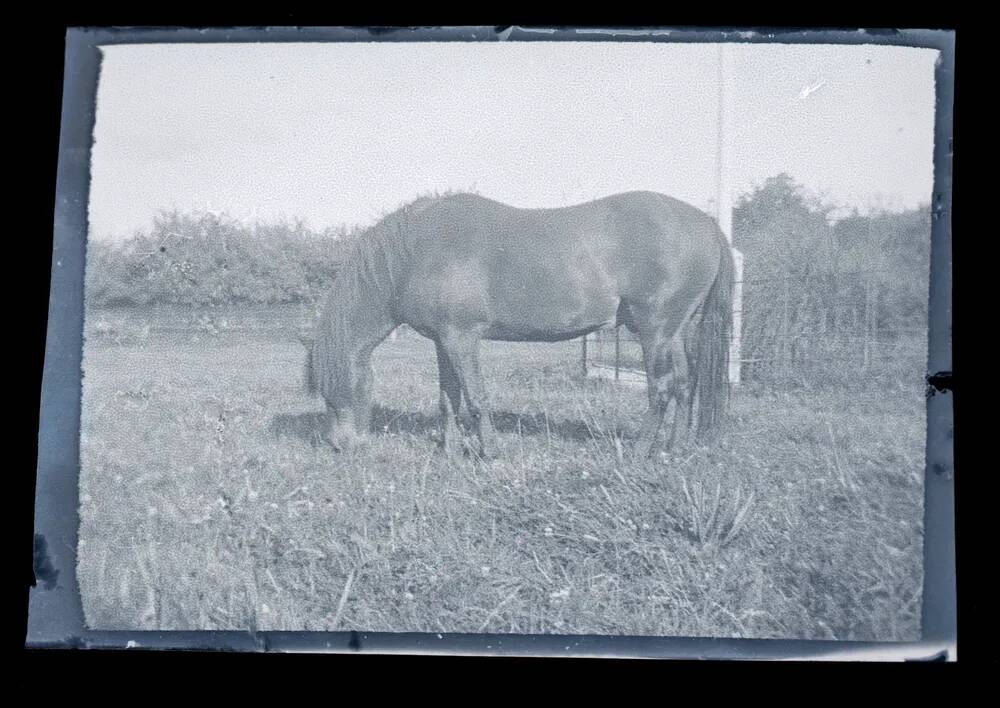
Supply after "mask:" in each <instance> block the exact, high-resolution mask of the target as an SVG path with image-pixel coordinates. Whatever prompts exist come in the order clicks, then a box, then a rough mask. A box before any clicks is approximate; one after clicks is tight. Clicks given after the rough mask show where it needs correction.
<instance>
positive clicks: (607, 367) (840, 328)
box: [580, 269, 927, 388]
mask: <svg viewBox="0 0 1000 708" xmlns="http://www.w3.org/2000/svg"><path fill="white" fill-rule="evenodd" d="M849 275H850V277H845V278H843V279H842V282H840V283H834V285H833V286H832V287H831V286H830V284H829V283H828V282H824V281H823V280H822V279H816V278H810V277H804V276H776V277H761V278H744V279H743V280H742V281H741V282H740V284H741V285H742V286H743V287H742V293H743V295H742V304H741V305H740V304H737V305H734V310H733V314H734V316H735V315H741V317H739V318H737V319H738V320H741V321H742V326H741V327H740V331H739V332H738V333H737V332H733V334H732V337H733V339H734V341H737V342H738V351H739V361H740V380H741V382H742V383H745V384H748V385H766V386H770V387H779V388H781V387H817V386H828V385H832V386H845V385H852V384H853V385H860V386H865V385H873V384H876V385H883V384H890V385H897V384H898V385H905V384H907V383H909V382H913V381H922V379H923V376H924V374H925V369H926V357H927V327H926V324H925V322H926V306H924V308H923V309H921V308H920V307H913V306H912V303H911V302H910V301H908V300H906V299H905V298H901V297H898V296H897V295H898V293H896V292H894V287H893V283H892V281H891V278H889V277H887V276H888V274H887V273H886V272H885V271H881V270H876V269H870V270H865V271H857V270H856V271H852V273H850V274H849ZM911 300H912V298H911ZM924 302H925V303H926V300H925V301H924ZM696 322H697V315H696V317H695V319H694V320H693V321H692V324H691V325H690V326H689V329H688V333H687V335H686V336H687V337H688V341H689V344H690V343H691V341H692V339H691V338H692V333H693V330H694V327H695V325H696ZM580 352H581V365H582V367H583V370H584V372H585V373H594V371H595V370H597V371H599V372H601V373H602V374H605V375H608V372H610V374H609V377H613V378H616V379H618V378H621V376H622V372H628V374H629V375H630V376H634V375H635V374H637V373H638V374H642V373H644V372H645V365H644V361H643V353H642V346H641V343H640V341H639V337H638V335H637V334H634V333H632V332H630V331H629V330H627V329H626V328H625V327H615V328H609V329H606V330H600V331H598V332H595V333H593V334H591V335H588V336H587V337H585V338H583V340H582V341H581V348H580Z"/></svg>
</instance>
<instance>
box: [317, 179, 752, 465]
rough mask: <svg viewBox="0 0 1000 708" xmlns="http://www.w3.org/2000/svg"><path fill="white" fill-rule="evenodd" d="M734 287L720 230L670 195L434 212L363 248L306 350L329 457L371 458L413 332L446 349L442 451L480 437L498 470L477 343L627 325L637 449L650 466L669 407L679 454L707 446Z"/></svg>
mask: <svg viewBox="0 0 1000 708" xmlns="http://www.w3.org/2000/svg"><path fill="white" fill-rule="evenodd" d="M732 287H733V260H732V254H731V251H730V247H729V244H728V242H727V241H726V239H725V237H724V236H723V234H722V232H721V230H720V229H719V226H718V223H717V222H716V221H715V219H713V218H711V217H710V216H708V215H707V214H705V213H704V212H702V211H700V210H699V209H696V208H695V207H693V206H691V205H689V204H686V203H684V202H682V201H679V200H677V199H673V198H671V197H668V196H666V195H663V194H658V193H654V192H642V191H635V192H626V193H621V194H616V195H613V196H608V197H604V198H601V199H596V200H593V201H590V202H586V203H582V204H577V205H574V206H568V207H560V208H538V209H525V208H518V207H513V206H509V205H506V204H503V203H501V202H498V201H494V200H492V199H488V198H486V197H482V196H479V195H475V194H468V193H458V194H451V195H447V196H443V197H423V198H421V199H418V200H416V201H414V202H411V203H409V204H407V205H406V206H403V207H401V208H399V209H397V210H396V211H394V212H392V213H390V214H388V215H387V216H385V217H384V218H382V219H381V220H380V221H379V222H378V223H376V224H375V225H374V226H372V227H371V228H370V229H368V230H367V231H366V232H364V233H363V234H362V235H361V236H359V237H358V238H357V239H355V241H354V243H353V244H352V245H351V247H350V250H349V254H348V255H347V257H346V258H345V260H344V261H343V263H342V264H341V266H340V268H338V270H337V272H336V274H335V275H334V277H333V283H332V287H331V289H330V292H329V295H328V296H327V300H326V303H325V305H324V307H323V309H322V311H321V314H320V316H319V319H318V323H317V326H316V329H315V332H314V336H313V338H312V341H311V343H310V342H307V343H306V346H307V355H306V363H305V379H306V386H307V390H308V391H309V392H310V393H311V394H313V395H316V394H319V395H321V396H322V398H323V399H324V400H325V403H326V409H327V415H326V423H325V430H324V431H323V437H325V439H326V441H327V442H329V443H330V444H331V445H332V446H333V447H334V448H335V449H337V450H343V449H346V448H350V447H353V446H355V445H357V444H362V443H364V442H365V438H366V434H367V432H368V429H369V425H370V420H371V397H372V367H371V356H372V352H373V351H374V349H375V347H377V346H378V345H379V343H381V342H382V341H383V340H384V339H385V338H386V337H388V336H389V334H390V333H391V332H393V331H394V330H395V329H396V328H397V327H398V326H400V325H402V324H406V325H409V326H410V327H411V328H412V329H413V330H415V331H416V332H418V333H419V334H421V335H423V336H424V337H427V338H429V339H431V340H432V341H433V342H434V345H435V349H436V354H437V366H438V375H439V386H440V401H439V411H440V426H441V428H440V430H441V436H440V444H441V445H443V446H444V447H446V448H447V449H449V450H451V449H453V446H452V444H451V443H452V441H454V440H455V439H458V438H459V437H460V436H461V431H460V428H461V427H468V428H469V429H470V431H471V432H473V433H474V434H475V442H478V449H475V450H473V451H474V452H475V453H476V454H477V455H479V456H480V457H482V458H489V457H492V456H494V442H495V432H494V429H493V426H492V424H491V421H490V417H489V408H488V397H487V392H486V387H485V385H484V382H483V375H482V371H481V370H480V365H479V356H478V350H479V342H480V341H481V340H484V339H485V340H492V341H510V342H558V341H565V340H570V339H575V338H578V337H581V336H583V335H586V334H588V333H590V332H594V331H596V330H598V329H601V328H604V327H607V326H618V325H624V326H625V327H626V328H627V329H628V330H629V331H630V332H633V333H635V334H638V337H639V340H640V342H641V345H642V353H643V360H644V364H645V368H646V373H647V391H648V399H649V406H648V408H647V410H646V412H645V414H644V416H643V422H642V426H641V430H640V432H639V439H638V444H639V446H640V447H642V448H644V449H645V450H646V452H647V453H649V454H652V453H653V452H655V451H656V450H657V449H658V447H659V437H660V435H659V434H660V432H661V429H662V427H663V422H664V419H665V416H666V414H667V409H668V407H669V405H670V403H671V401H673V402H674V404H675V406H674V410H675V413H674V424H673V430H672V432H671V435H670V439H669V442H668V443H667V445H668V446H670V445H673V443H674V440H675V438H676V436H677V433H678V431H679V430H682V431H685V433H687V432H690V431H691V430H694V431H695V434H696V435H697V436H698V437H699V438H704V437H705V436H707V435H708V434H710V433H711V432H712V431H713V430H714V429H716V428H718V427H719V425H720V421H721V420H722V418H723V416H724V413H725V408H726V405H727V400H728V382H727V379H726V376H727V354H728V349H729V341H730V330H731V326H732V309H731V308H732ZM696 313H697V315H696ZM689 330H693V332H689ZM686 340H688V341H686ZM696 400H697V426H696V429H695V425H694V413H695V401H696ZM463 402H464V404H465V409H464V410H463V409H462V404H463ZM462 421H467V422H468V426H465V425H461V423H462Z"/></svg>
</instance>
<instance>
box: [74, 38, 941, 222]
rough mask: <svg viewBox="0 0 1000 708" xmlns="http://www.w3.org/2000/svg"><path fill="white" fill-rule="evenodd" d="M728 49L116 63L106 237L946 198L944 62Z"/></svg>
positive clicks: (866, 49)
mask: <svg viewBox="0 0 1000 708" xmlns="http://www.w3.org/2000/svg"><path fill="white" fill-rule="evenodd" d="M725 52H726V54H725V58H724V60H722V61H721V62H720V56H721V53H720V46H719V45H715V44H680V43H677V44H670V43H662V42H661V43H646V42H589V43H585V42H523V43H519V42H497V43H464V42H461V43H460V42H447V43H413V44H405V43H389V42H372V43H311V44H307V43H301V44H275V43H262V44H199V45H193V44H158V45H117V46H107V47H103V48H102V56H103V59H102V64H101V75H100V83H99V87H98V102H97V118H96V125H95V129H94V146H93V152H92V160H91V195H90V227H91V228H90V235H91V237H92V238H98V239H123V238H126V237H128V236H130V235H132V234H133V233H134V232H135V231H137V230H148V229H149V228H150V226H151V225H152V221H153V218H154V216H155V215H156V213H157V212H158V211H159V210H161V209H173V208H177V209H181V210H212V211H217V212H225V213H228V214H229V215H231V216H234V217H237V218H242V219H250V220H253V219H261V220H273V219H279V218H301V219H304V220H305V221H306V223H307V224H308V225H309V226H310V227H312V228H315V229H323V228H325V227H328V226H339V225H348V226H350V225H364V224H368V223H371V222H372V221H374V220H375V219H377V218H378V217H379V216H380V215H381V214H384V213H386V212H387V211H389V210H392V209H394V208H396V207H398V206H400V205H401V204H403V203H405V202H407V201H410V200H411V199H413V198H415V197H417V196H419V195H420V194H426V193H428V192H433V191H445V190H449V189H451V190H473V191H476V192H478V193H480V194H482V195H483V196H486V197H490V198H493V199H497V200H499V201H502V202H506V203H508V204H512V205H514V206H519V207H557V206H566V205H570V204H576V203H580V202H583V201H587V200H590V199H595V198H598V197H601V196H606V195H609V194H614V193H616V192H623V191H629V190H634V189H643V190H653V191H658V192H662V193H664V194H669V195H671V196H674V197H676V198H678V199H682V200H684V201H687V202H689V203H691V204H694V205H695V206H698V207H700V208H703V209H706V210H707V211H709V212H710V213H713V211H712V210H714V208H715V204H716V197H717V194H718V190H719V189H720V184H721V185H723V186H722V189H723V190H724V191H725V192H726V193H727V194H729V195H732V198H735V197H737V196H738V195H740V194H742V193H746V192H747V191H749V190H750V189H752V188H753V187H754V186H755V185H759V184H761V183H762V182H763V181H764V180H765V179H766V178H768V177H770V176H773V175H776V174H778V173H781V172H787V173H788V174H790V175H792V177H793V178H795V180H796V181H797V182H799V183H801V184H803V185H804V186H805V187H806V188H807V189H808V190H809V191H810V192H812V193H814V194H817V195H820V196H822V197H823V198H825V199H826V200H827V201H830V202H832V203H836V204H840V205H843V206H847V207H858V208H860V209H862V210H865V209H868V208H871V207H873V206H876V205H882V206H888V207H890V208H895V209H899V208H907V207H913V206H916V205H918V204H921V203H926V202H928V201H929V200H930V197H931V190H932V185H933V162H932V154H933V131H934V62H935V60H936V59H937V51H936V50H931V49H915V48H903V47H886V46H876V45H860V46H837V45H782V44H754V45H748V44H742V45H728V46H727V47H726V49H725ZM720 67H722V68H721V70H720ZM720 77H721V78H722V80H721V81H720ZM720 88H721V90H720ZM720 96H721V101H722V105H723V106H724V107H725V110H723V111H722V112H721V113H722V115H723V117H722V119H721V121H720V109H719V108H720ZM720 153H721V155H722V161H721V163H720ZM720 164H721V165H722V167H721V168H720ZM720 169H721V172H722V173H724V175H725V179H722V180H720ZM723 201H725V200H723Z"/></svg>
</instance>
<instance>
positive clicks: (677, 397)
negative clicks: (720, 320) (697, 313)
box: [667, 326, 691, 449]
mask: <svg viewBox="0 0 1000 708" xmlns="http://www.w3.org/2000/svg"><path fill="white" fill-rule="evenodd" d="M686 329H687V328H686V327H685V326H682V327H681V328H680V329H679V330H678V331H677V333H676V334H675V335H674V336H673V339H672V340H671V343H670V352H671V356H670V359H671V363H672V364H673V367H674V370H673V376H672V379H671V381H670V391H669V392H668V395H669V397H670V398H673V400H674V402H675V405H674V422H673V425H672V426H671V428H670V438H669V440H668V441H667V448H668V449H669V448H672V447H673V446H674V445H675V444H676V443H677V433H678V432H680V433H681V435H685V434H686V433H687V428H688V423H689V422H690V420H689V417H690V414H691V409H690V402H689V396H690V388H691V383H690V377H689V368H690V367H689V362H688V353H687V347H686V346H685V330H686Z"/></svg>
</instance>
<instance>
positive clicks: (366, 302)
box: [306, 194, 450, 398]
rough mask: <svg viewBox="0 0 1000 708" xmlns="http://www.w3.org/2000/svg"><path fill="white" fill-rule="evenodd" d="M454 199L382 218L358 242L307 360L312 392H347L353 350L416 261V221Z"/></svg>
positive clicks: (423, 201)
mask: <svg viewBox="0 0 1000 708" xmlns="http://www.w3.org/2000/svg"><path fill="white" fill-rule="evenodd" d="M447 196H450V195H447V194H446V195H434V196H423V197H418V198H417V199H415V200H413V201H411V202H409V203H407V204H404V205H403V206H401V207H399V208H397V209H396V210H395V211H393V212H391V213H389V214H387V215H386V216H383V217H382V218H381V219H379V221H378V222H377V223H375V225H374V226H371V227H370V228H368V229H367V230H365V231H363V232H362V233H361V234H359V235H358V236H356V237H355V238H354V239H353V241H352V243H351V245H350V246H349V247H348V251H347V254H346V257H345V258H344V260H343V261H342V262H341V264H340V265H339V266H338V268H337V272H336V275H335V276H334V283H333V288H332V289H331V292H330V295H329V296H328V297H327V301H326V304H325V306H324V308H323V312H322V314H321V316H320V320H319V323H318V326H317V328H316V333H315V338H314V340H313V347H312V351H311V352H310V353H309V357H308V359H307V371H306V382H307V386H308V388H309V391H310V392H313V393H316V392H319V393H322V394H323V395H324V396H325V397H327V398H331V397H333V396H335V395H337V392H338V391H340V392H341V393H342V392H343V384H345V383H346V381H344V379H343V374H344V372H346V371H347V370H348V369H349V366H350V362H348V361H347V360H346V358H345V357H347V356H350V354H351V352H352V350H351V347H349V346H346V344H347V343H348V342H349V341H350V340H352V339H353V338H355V337H359V336H364V334H365V332H364V331H363V328H364V327H365V324H366V323H367V322H371V321H373V320H374V319H375V318H376V316H377V315H378V311H379V308H384V307H385V306H386V305H387V304H388V303H391V302H392V300H393V299H394V298H395V297H396V294H397V292H398V290H397V289H398V287H399V284H400V279H401V278H402V277H403V276H404V275H405V273H406V272H407V269H408V267H409V264H410V263H411V262H412V259H413V255H414V250H415V248H414V245H415V238H414V234H413V229H412V228H410V227H411V220H412V219H413V218H414V217H415V216H416V215H417V214H419V213H420V212H422V211H424V210H425V209H426V208H427V207H429V206H431V205H433V204H436V203H438V202H439V201H441V200H442V199H444V198H446V197H447Z"/></svg>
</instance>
